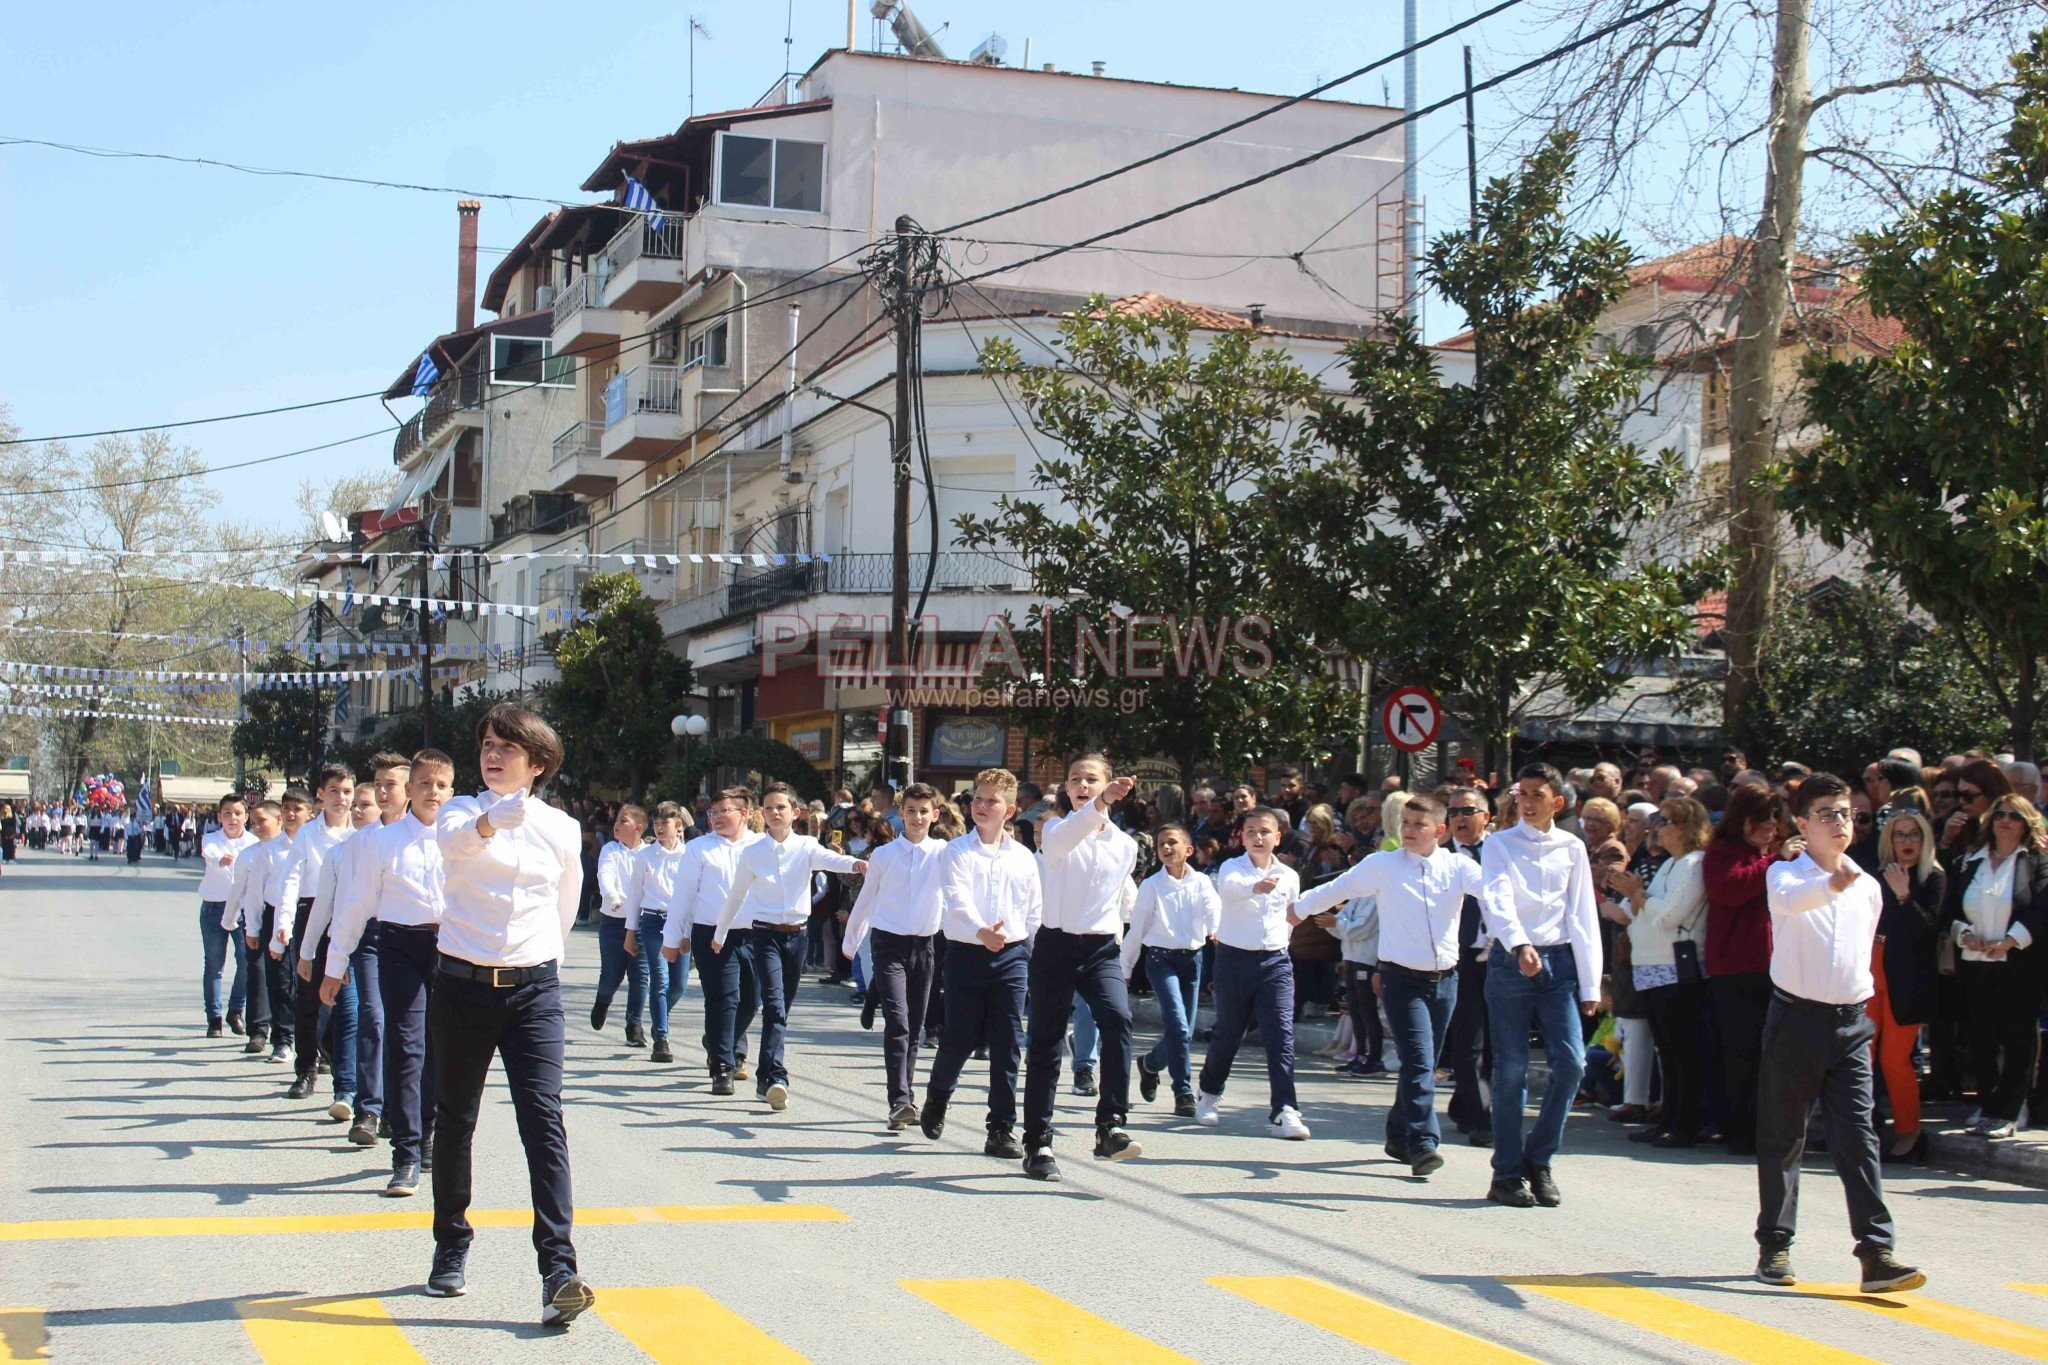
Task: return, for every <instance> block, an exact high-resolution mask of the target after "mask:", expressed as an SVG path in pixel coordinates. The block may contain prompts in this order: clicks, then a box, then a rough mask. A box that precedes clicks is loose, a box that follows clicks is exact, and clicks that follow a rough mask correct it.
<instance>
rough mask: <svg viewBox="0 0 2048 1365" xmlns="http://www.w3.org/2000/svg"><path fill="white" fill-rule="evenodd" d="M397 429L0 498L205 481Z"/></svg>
mask: <svg viewBox="0 0 2048 1365" xmlns="http://www.w3.org/2000/svg"><path fill="white" fill-rule="evenodd" d="M396 430H398V428H397V427H378V428H376V429H375V430H372V431H365V432H361V433H359V434H357V435H354V436H344V437H342V438H341V439H340V440H339V441H326V442H323V443H322V444H320V445H316V446H304V447H302V448H300V449H298V450H287V451H285V452H284V453H282V454H279V455H263V456H259V457H258V458H256V459H253V460H239V461H237V462H235V463H234V464H217V465H210V466H208V467H207V468H205V469H184V470H179V471H178V472H177V473H175V474H152V475H149V476H148V477H146V478H140V479H117V480H114V481H112V482H109V483H81V484H75V485H73V486H72V487H69V488H0V498H40V497H54V496H56V495H58V494H63V493H98V492H101V491H102V490H105V489H110V488H139V487H142V486H143V485H145V484H152V483H168V482H170V481H171V480H173V479H200V478H205V477H206V476H207V475H208V474H223V473H226V472H227V471H228V470H231V469H249V468H252V467H254V466H256V465H260V464H275V463H277V462H278V461H279V460H290V459H295V458H297V457H298V456H300V455H311V454H314V453H315V452H317V451H322V450H333V449H335V448H336V447H338V446H346V445H354V444H355V443H356V442H357V441H367V440H369V439H370V438H371V437H372V436H383V435H385V434H387V433H389V432H393V431H396ZM101 553H120V554H124V555H125V554H128V553H130V552H129V551H101Z"/></svg>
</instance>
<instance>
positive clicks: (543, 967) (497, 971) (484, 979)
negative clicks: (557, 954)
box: [435, 953, 555, 991]
mask: <svg viewBox="0 0 2048 1365" xmlns="http://www.w3.org/2000/svg"><path fill="white" fill-rule="evenodd" d="M435 970H437V971H438V972H440V974H441V975H443V976H452V977H454V978H455V979H456V980H457V981H477V982H481V983H483V984H484V985H486V986H489V987H491V988H493V989H495V990H501V991H504V990H510V989H512V988H513V987H514V986H524V985H526V984H528V983H529V982H533V981H550V980H553V979H554V975H555V964H554V963H552V962H543V963H540V964H539V965H537V966H533V967H479V966H477V965H476V964H475V963H474V962H464V961H463V960H462V959H461V958H459V957H450V956H448V954H446V953H443V954H441V960H440V961H439V962H438V963H437V964H435Z"/></svg>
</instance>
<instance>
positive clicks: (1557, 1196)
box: [1527, 1166, 1564, 1209]
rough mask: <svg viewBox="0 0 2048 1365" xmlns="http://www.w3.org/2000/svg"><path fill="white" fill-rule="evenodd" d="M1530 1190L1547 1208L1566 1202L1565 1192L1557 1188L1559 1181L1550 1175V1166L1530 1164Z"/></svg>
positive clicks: (1538, 1201)
mask: <svg viewBox="0 0 2048 1365" xmlns="http://www.w3.org/2000/svg"><path fill="white" fill-rule="evenodd" d="M1527 1169H1528V1172H1529V1192H1530V1193H1531V1194H1533V1195H1535V1196H1536V1202H1537V1203H1539V1204H1541V1205H1542V1206H1543V1207H1544V1208H1546V1209H1554V1208H1556V1207H1557V1206H1558V1205H1559V1204H1562V1203H1563V1202H1564V1194H1563V1192H1562V1191H1560V1190H1559V1189H1558V1188H1557V1181H1555V1180H1553V1179H1552V1178H1551V1175H1550V1168H1549V1167H1548V1166H1530V1167H1528V1168H1527Z"/></svg>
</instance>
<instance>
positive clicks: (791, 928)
mask: <svg viewBox="0 0 2048 1365" xmlns="http://www.w3.org/2000/svg"><path fill="white" fill-rule="evenodd" d="M754 927H755V928H756V929H770V930H773V931H774V932H775V933H778V934H801V933H802V932H803V931H804V930H806V929H808V928H810V927H811V926H810V922H809V921H808V920H806V921H805V922H804V923H802V924H763V923H761V921H759V920H755V921H754Z"/></svg>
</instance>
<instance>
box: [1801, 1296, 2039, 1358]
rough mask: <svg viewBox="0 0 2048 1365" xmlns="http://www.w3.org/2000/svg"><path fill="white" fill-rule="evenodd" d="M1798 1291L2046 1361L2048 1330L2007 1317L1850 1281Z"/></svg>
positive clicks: (1890, 1320) (1886, 1318)
mask: <svg viewBox="0 0 2048 1365" xmlns="http://www.w3.org/2000/svg"><path fill="white" fill-rule="evenodd" d="M1799 1288H1800V1290H1801V1292H1803V1293H1807V1294H1813V1295H1817V1296H1819V1297H1821V1298H1826V1299H1833V1300H1834V1301H1836V1302H1837V1303H1846V1304H1848V1305H1850V1306H1851V1307H1853V1308H1861V1309H1863V1310H1864V1311H1865V1312H1869V1313H1875V1314H1877V1315H1878V1316H1879V1317H1882V1318H1883V1319H1885V1320H1886V1321H1887V1322H1903V1323H1910V1324H1911V1325H1912V1326H1914V1327H1924V1328H1926V1329H1927V1330H1928V1331H1930V1332H1940V1333H1941V1334H1942V1335H1943V1336H1950V1337H1958V1338H1960V1339H1962V1340H1964V1341H1973V1342H1975V1343H1977V1344H1978V1345H1979V1346H1990V1347H1992V1348H1994V1349H1996V1350H2000V1351H2010V1352H2012V1354H2014V1355H2016V1356H2025V1357H2026V1358H2027V1359H2029V1360H2048V1332H2044V1331H2042V1330H2041V1329H2040V1328H2038V1327H2029V1326H2028V1325H2027V1324H2026V1323H2024V1322H2014V1321H2013V1320H2012V1319H2010V1318H1999V1317H1993V1316H1992V1315H1991V1314H1989V1313H1979V1312H1977V1311H1976V1310H1975V1309H1971V1308H1964V1307H1961V1306H1959V1305H1957V1304H1953V1303H1943V1302H1942V1301H1941V1300H1940V1299H1923V1298H1921V1297H1920V1296H1919V1295H1918V1294H1864V1293H1863V1292H1862V1291H1860V1290H1858V1289H1857V1287H1856V1286H1855V1285H1853V1284H1802V1285H1800V1286H1799Z"/></svg>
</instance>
